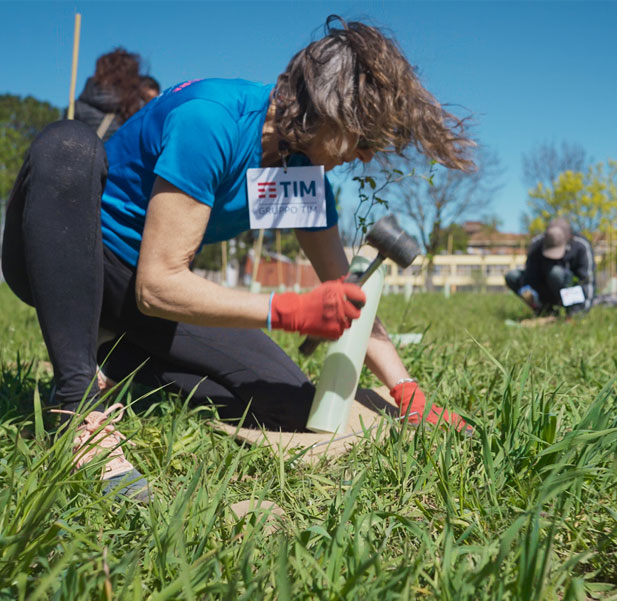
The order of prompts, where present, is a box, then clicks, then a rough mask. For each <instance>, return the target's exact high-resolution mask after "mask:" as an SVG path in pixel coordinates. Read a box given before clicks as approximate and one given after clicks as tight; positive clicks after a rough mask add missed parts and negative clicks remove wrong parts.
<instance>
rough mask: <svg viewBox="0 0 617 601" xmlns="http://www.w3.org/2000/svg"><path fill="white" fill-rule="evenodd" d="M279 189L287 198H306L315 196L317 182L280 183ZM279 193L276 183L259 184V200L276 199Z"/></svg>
mask: <svg viewBox="0 0 617 601" xmlns="http://www.w3.org/2000/svg"><path fill="white" fill-rule="evenodd" d="M278 188H280V192H281V193H282V196H283V197H285V198H304V197H305V196H315V195H316V192H315V189H316V184H315V180H313V181H310V182H304V181H299V182H278ZM277 193H278V189H277V183H276V182H257V197H258V198H276V197H277Z"/></svg>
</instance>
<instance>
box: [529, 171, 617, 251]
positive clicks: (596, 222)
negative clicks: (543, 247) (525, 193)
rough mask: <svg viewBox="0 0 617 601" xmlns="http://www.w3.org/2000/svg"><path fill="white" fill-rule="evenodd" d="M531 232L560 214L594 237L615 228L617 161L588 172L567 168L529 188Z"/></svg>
mask: <svg viewBox="0 0 617 601" xmlns="http://www.w3.org/2000/svg"><path fill="white" fill-rule="evenodd" d="M528 205H529V209H530V214H529V216H528V219H529V231H530V233H532V234H534V233H539V232H542V231H544V230H545V229H546V226H547V224H548V222H549V221H550V220H551V219H552V218H553V217H557V216H562V217H566V218H567V219H569V220H570V223H571V224H572V227H573V228H574V229H575V230H578V231H580V232H582V233H583V234H584V235H586V236H587V237H588V238H589V239H590V240H594V239H597V237H598V235H599V234H600V233H602V232H607V231H608V229H609V228H612V227H613V224H614V223H615V220H616V219H617V161H614V160H608V161H607V162H606V163H601V162H600V163H597V164H596V165H591V166H589V167H587V168H586V169H585V170H584V171H570V170H568V171H564V172H562V173H560V174H559V175H558V176H557V177H556V178H555V179H554V180H553V181H552V182H551V184H550V185H545V184H544V183H538V184H537V185H536V187H535V188H533V189H532V190H530V191H529V200H528Z"/></svg>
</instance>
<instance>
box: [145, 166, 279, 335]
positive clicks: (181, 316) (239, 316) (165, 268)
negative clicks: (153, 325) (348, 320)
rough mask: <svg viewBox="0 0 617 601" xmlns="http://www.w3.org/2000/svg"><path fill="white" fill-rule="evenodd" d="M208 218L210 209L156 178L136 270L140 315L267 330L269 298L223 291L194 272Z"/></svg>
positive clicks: (221, 287)
mask: <svg viewBox="0 0 617 601" xmlns="http://www.w3.org/2000/svg"><path fill="white" fill-rule="evenodd" d="M209 218H210V207H208V206H207V205H205V204H203V203H200V202H197V201H196V200H195V199H193V198H191V197H190V196H188V195H187V194H185V193H184V192H181V191H180V190H179V189H178V188H176V187H175V186H173V185H172V184H170V183H169V182H167V181H165V180H164V179H162V178H160V177H157V179H156V181H155V184H154V187H153V190H152V196H151V199H150V204H149V206H148V212H147V215H146V223H145V227H144V233H143V239H142V243H141V250H140V253H139V262H138V265H137V283H136V297H137V304H138V307H139V309H140V311H142V312H143V313H145V314H146V315H151V316H154V317H162V318H164V319H170V320H173V321H182V322H185V323H192V324H197V325H203V326H219V327H245V328H263V327H265V325H266V318H267V315H268V296H266V295H256V294H250V293H248V292H243V291H239V290H233V289H231V288H224V287H223V286H219V285H217V284H214V283H212V282H209V281H208V280H206V279H204V278H202V277H200V276H198V275H196V274H194V273H193V272H191V270H190V264H191V261H192V260H193V258H194V256H195V252H196V250H197V249H198V248H199V245H200V243H201V240H202V238H203V234H204V232H205V230H206V226H207V225H208V220H209Z"/></svg>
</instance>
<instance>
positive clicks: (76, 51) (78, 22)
mask: <svg viewBox="0 0 617 601" xmlns="http://www.w3.org/2000/svg"><path fill="white" fill-rule="evenodd" d="M80 30H81V15H80V14H79V13H75V29H74V31H73V62H72V64H71V88H70V90H69V108H68V111H67V113H66V116H67V118H68V119H73V118H74V116H75V84H76V82H77V57H78V56H79V32H80Z"/></svg>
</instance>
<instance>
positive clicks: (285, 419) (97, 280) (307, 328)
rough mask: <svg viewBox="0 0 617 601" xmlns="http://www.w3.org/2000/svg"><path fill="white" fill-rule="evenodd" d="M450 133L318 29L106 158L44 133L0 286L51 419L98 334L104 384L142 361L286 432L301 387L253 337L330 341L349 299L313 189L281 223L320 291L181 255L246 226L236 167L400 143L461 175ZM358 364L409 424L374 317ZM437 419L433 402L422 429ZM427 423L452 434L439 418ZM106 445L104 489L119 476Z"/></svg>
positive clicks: (345, 154)
mask: <svg viewBox="0 0 617 601" xmlns="http://www.w3.org/2000/svg"><path fill="white" fill-rule="evenodd" d="M459 125H460V123H459V122H457V121H456V119H455V118H454V117H453V116H452V115H450V114H448V113H447V112H445V111H444V110H443V109H442V107H441V106H440V105H439V103H438V102H437V101H436V100H435V99H434V98H433V97H432V96H431V95H430V94H429V93H428V92H427V91H426V90H425V89H424V88H423V87H422V86H421V84H420V83H419V81H418V79H417V77H416V75H415V73H414V71H413V69H412V67H411V66H410V65H409V63H408V62H407V60H406V59H405V57H404V56H403V55H402V53H401V52H400V50H399V49H398V47H397V45H396V43H395V42H394V41H393V40H391V39H389V38H387V37H385V36H384V35H383V34H382V33H381V32H380V31H379V30H378V29H375V28H373V27H369V26H367V25H364V24H362V23H359V22H350V23H345V22H343V21H342V20H340V19H338V18H332V17H331V18H329V19H328V23H327V25H326V35H325V36H324V37H323V38H322V39H320V40H318V41H315V42H313V43H311V44H310V45H309V46H307V47H306V48H304V49H303V50H301V51H300V52H299V53H298V54H297V55H296V56H294V57H293V58H292V60H291V62H290V63H289V65H288V67H287V69H286V70H285V72H284V73H282V74H281V75H280V76H279V78H278V80H277V83H276V85H275V86H268V85H260V84H255V83H251V82H248V81H242V80H217V79H211V80H197V81H190V82H185V83H183V84H180V85H177V86H174V87H172V88H169V89H168V90H167V91H166V92H164V93H163V94H162V95H160V96H159V97H158V98H156V99H154V100H153V101H151V102H150V103H148V104H147V105H146V106H145V107H144V108H143V109H142V110H141V111H139V112H138V113H137V114H136V115H134V116H133V117H132V118H131V119H130V120H129V121H127V122H126V123H125V124H124V125H123V127H122V128H121V129H120V130H119V131H118V132H117V133H116V135H115V136H113V137H112V138H111V140H110V141H109V142H108V143H107V145H106V148H103V146H102V144H101V143H100V141H99V140H98V139H97V138H96V135H95V134H94V132H92V131H91V130H90V129H89V128H88V127H87V126H85V125H83V124H80V123H78V122H70V121H63V122H57V123H53V124H51V125H50V126H48V127H47V128H46V129H45V130H44V131H43V132H42V133H41V135H40V136H39V137H38V138H37V140H36V141H35V142H34V143H33V145H32V147H31V149H30V151H29V153H28V156H27V157H26V161H25V163H24V166H23V168H22V171H21V173H20V175H19V177H18V181H17V183H16V185H15V188H14V190H13V192H12V195H11V198H10V202H9V208H8V213H7V220H6V231H5V237H4V245H3V269H4V273H5V277H6V280H7V282H8V283H9V285H10V286H11V288H12V289H13V291H14V292H15V293H16V294H17V295H18V296H19V297H20V298H21V299H22V300H23V301H25V302H27V303H29V304H31V305H34V306H35V307H36V310H37V313H38V317H39V321H40V324H41V329H42V331H43V335H44V338H45V342H46V345H47V348H48V350H49V355H50V358H51V361H52V363H53V366H54V377H55V382H56V396H55V399H56V403H58V404H60V405H61V406H62V408H63V409H64V410H67V411H73V410H75V409H76V407H77V406H78V404H79V402H80V401H81V400H82V399H83V398H84V397H88V400H92V401H93V403H96V395H97V394H98V392H99V391H98V388H97V386H96V385H95V386H92V384H91V383H92V381H93V378H94V377H95V373H96V368H97V339H98V338H97V337H98V332H99V327H101V328H103V329H105V330H107V331H111V332H113V333H114V335H116V336H122V339H121V341H120V343H119V344H118V347H117V349H116V350H115V351H114V354H113V356H112V361H111V364H110V366H111V368H112V372H111V374H110V375H112V377H113V376H115V377H118V376H121V375H123V373H122V372H123V371H124V373H128V372H130V371H131V370H132V369H133V368H134V367H135V366H137V365H139V364H140V363H141V362H142V361H143V360H144V359H148V360H147V362H146V365H145V367H143V368H142V369H141V370H140V371H139V372H138V373H137V376H136V379H137V380H138V381H142V382H144V383H146V384H149V385H168V386H169V387H170V388H172V389H175V390H178V391H180V392H182V393H188V392H190V391H192V390H193V389H194V388H195V387H197V388H196V392H195V394H194V396H193V399H194V400H196V401H199V400H201V401H203V402H208V400H211V401H212V402H213V403H215V404H216V405H217V406H218V408H219V414H220V415H221V416H222V417H224V418H228V417H234V416H235V417H238V416H241V415H242V414H243V413H244V411H245V409H246V407H247V405H248V404H249V403H250V411H249V414H248V420H249V422H251V423H259V424H264V425H265V426H267V427H269V428H283V429H286V430H302V429H304V427H305V424H306V420H307V416H308V412H309V408H310V404H311V400H312V397H313V393H314V387H313V385H312V384H311V383H310V382H309V381H308V379H307V377H306V376H305V375H304V374H303V373H302V371H301V370H300V369H299V368H298V367H297V366H296V365H295V364H294V363H293V362H292V361H291V359H290V358H289V357H288V356H287V355H286V354H285V353H284V352H283V351H282V350H281V349H280V348H279V347H278V346H277V345H276V344H275V343H274V342H272V341H271V339H270V338H269V337H268V336H267V335H266V334H265V333H263V332H262V331H261V330H262V329H263V328H265V327H266V326H269V327H271V328H279V329H284V330H287V331H295V332H300V333H303V334H312V335H315V336H320V337H325V338H329V339H336V338H338V337H340V335H341V334H342V333H343V331H344V330H345V328H348V327H350V325H351V321H352V320H353V319H355V318H357V317H358V316H359V314H360V310H359V309H357V308H356V305H357V304H361V303H362V301H363V300H364V293H363V292H362V290H361V289H360V288H358V287H357V286H355V285H353V284H347V283H343V282H342V281H341V279H340V278H341V276H342V275H344V274H345V273H346V272H347V270H348V262H347V259H346V257H345V254H344V252H343V246H342V243H341V240H340V237H339V232H338V229H337V225H336V223H337V214H336V208H335V203H334V198H333V194H332V189H331V187H330V184H329V183H328V181H327V179H325V181H324V190H325V192H324V194H325V205H326V224H325V226H323V227H320V228H305V227H299V228H298V229H296V235H297V238H298V241H299V243H300V246H301V247H302V249H303V251H304V253H305V254H306V256H307V257H308V258H309V260H310V261H311V263H312V265H313V267H314V268H315V270H316V272H317V274H318V275H319V278H320V279H321V281H322V282H323V284H321V285H320V286H318V287H317V288H315V289H314V290H312V291H310V292H308V293H305V294H295V293H283V294H275V295H274V296H273V297H272V298H270V297H269V296H268V295H257V294H250V293H247V292H243V291H239V290H233V289H229V288H224V287H221V286H218V285H216V284H214V283H212V282H209V281H207V280H205V279H203V278H201V277H199V276H197V275H195V274H194V273H192V272H191V270H190V264H191V261H192V259H193V257H194V256H195V254H196V253H197V252H198V250H199V248H200V246H201V245H202V244H203V243H206V244H208V243H212V242H218V241H221V240H226V239H229V238H232V237H234V236H236V235H238V234H239V233H240V232H243V231H245V230H247V229H249V213H250V207H249V202H248V198H247V170H248V169H251V168H263V167H276V166H288V167H290V168H291V167H294V166H305V165H322V166H323V168H324V170H325V171H328V170H330V169H332V168H333V167H335V166H337V165H341V164H343V163H349V162H352V161H356V160H360V161H362V162H365V163H366V162H369V161H370V160H371V159H372V158H373V157H374V155H375V153H378V152H396V153H402V152H403V150H404V149H405V147H407V146H408V145H409V144H414V145H415V146H416V147H417V148H418V149H420V150H422V151H423V152H424V153H425V154H426V155H427V156H429V157H430V158H432V159H435V160H437V161H439V162H440V163H442V164H444V165H446V166H448V167H450V168H455V169H464V170H465V169H470V168H472V167H473V163H472V162H471V161H470V160H469V159H468V158H466V150H467V148H468V147H469V146H470V145H471V142H470V141H469V140H468V139H467V138H466V137H464V135H463V134H462V133H461V132H460V131H459ZM107 160H108V164H109V167H107ZM366 364H367V365H368V367H369V368H370V369H371V370H372V371H373V373H374V374H375V375H376V376H377V377H378V378H379V380H380V381H381V382H383V383H384V384H385V385H386V386H388V387H389V388H390V389H391V394H392V396H393V397H394V398H395V400H396V402H397V403H398V404H399V406H400V407H401V410H402V411H409V415H410V419H411V420H412V421H415V422H416V423H417V422H418V421H419V419H420V418H421V417H422V415H423V413H424V409H425V407H424V405H425V398H424V395H423V393H422V391H421V390H420V389H419V388H418V387H417V385H416V383H415V382H414V381H413V380H412V379H411V378H410V376H409V373H408V372H407V370H406V368H405V366H404V365H403V363H402V361H401V360H400V358H399V357H398V355H397V353H396V350H395V348H394V347H393V346H392V344H391V343H390V341H389V338H388V336H387V333H386V332H385V330H384V328H383V327H382V326H381V324H380V323H379V322H377V323H376V324H375V327H374V330H373V334H372V337H371V340H370V343H369V347H368V351H367V356H366ZM204 378H205V379H204ZM410 402H411V408H410V409H408V406H409V404H410ZM91 404H92V403H91ZM441 413H442V411H441V410H440V409H439V408H436V407H433V408H432V410H431V412H430V413H429V414H428V419H429V420H431V421H433V422H435V421H436V420H437V419H439V417H440V415H441ZM93 415H94V416H98V415H100V416H101V419H103V418H104V414H103V413H98V412H93V413H92V414H90V416H89V423H90V425H91V423H92V422H94V421H95V420H94V418H93V417H92V416H93ZM443 418H445V419H446V420H451V421H454V422H456V423H457V424H460V418H458V416H456V415H454V414H447V413H444V415H443ZM110 436H112V437H113V435H112V434H110ZM112 446H113V445H112ZM116 451H117V453H116ZM116 451H114V456H113V457H111V460H110V462H109V463H108V465H107V471H106V473H105V475H104V477H105V478H108V479H110V480H112V481H113V482H115V481H116V479H117V478H119V477H124V476H126V474H127V472H128V473H129V474H130V475H131V477H132V478H133V479H134V480H135V479H137V478H138V476H139V475H138V474H136V472H135V471H134V470H132V471H131V469H132V466H131V465H130V464H129V463H128V461H126V460H125V459H124V457H123V456H121V449H117V450H116ZM141 483H142V484H143V481H141Z"/></svg>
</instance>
